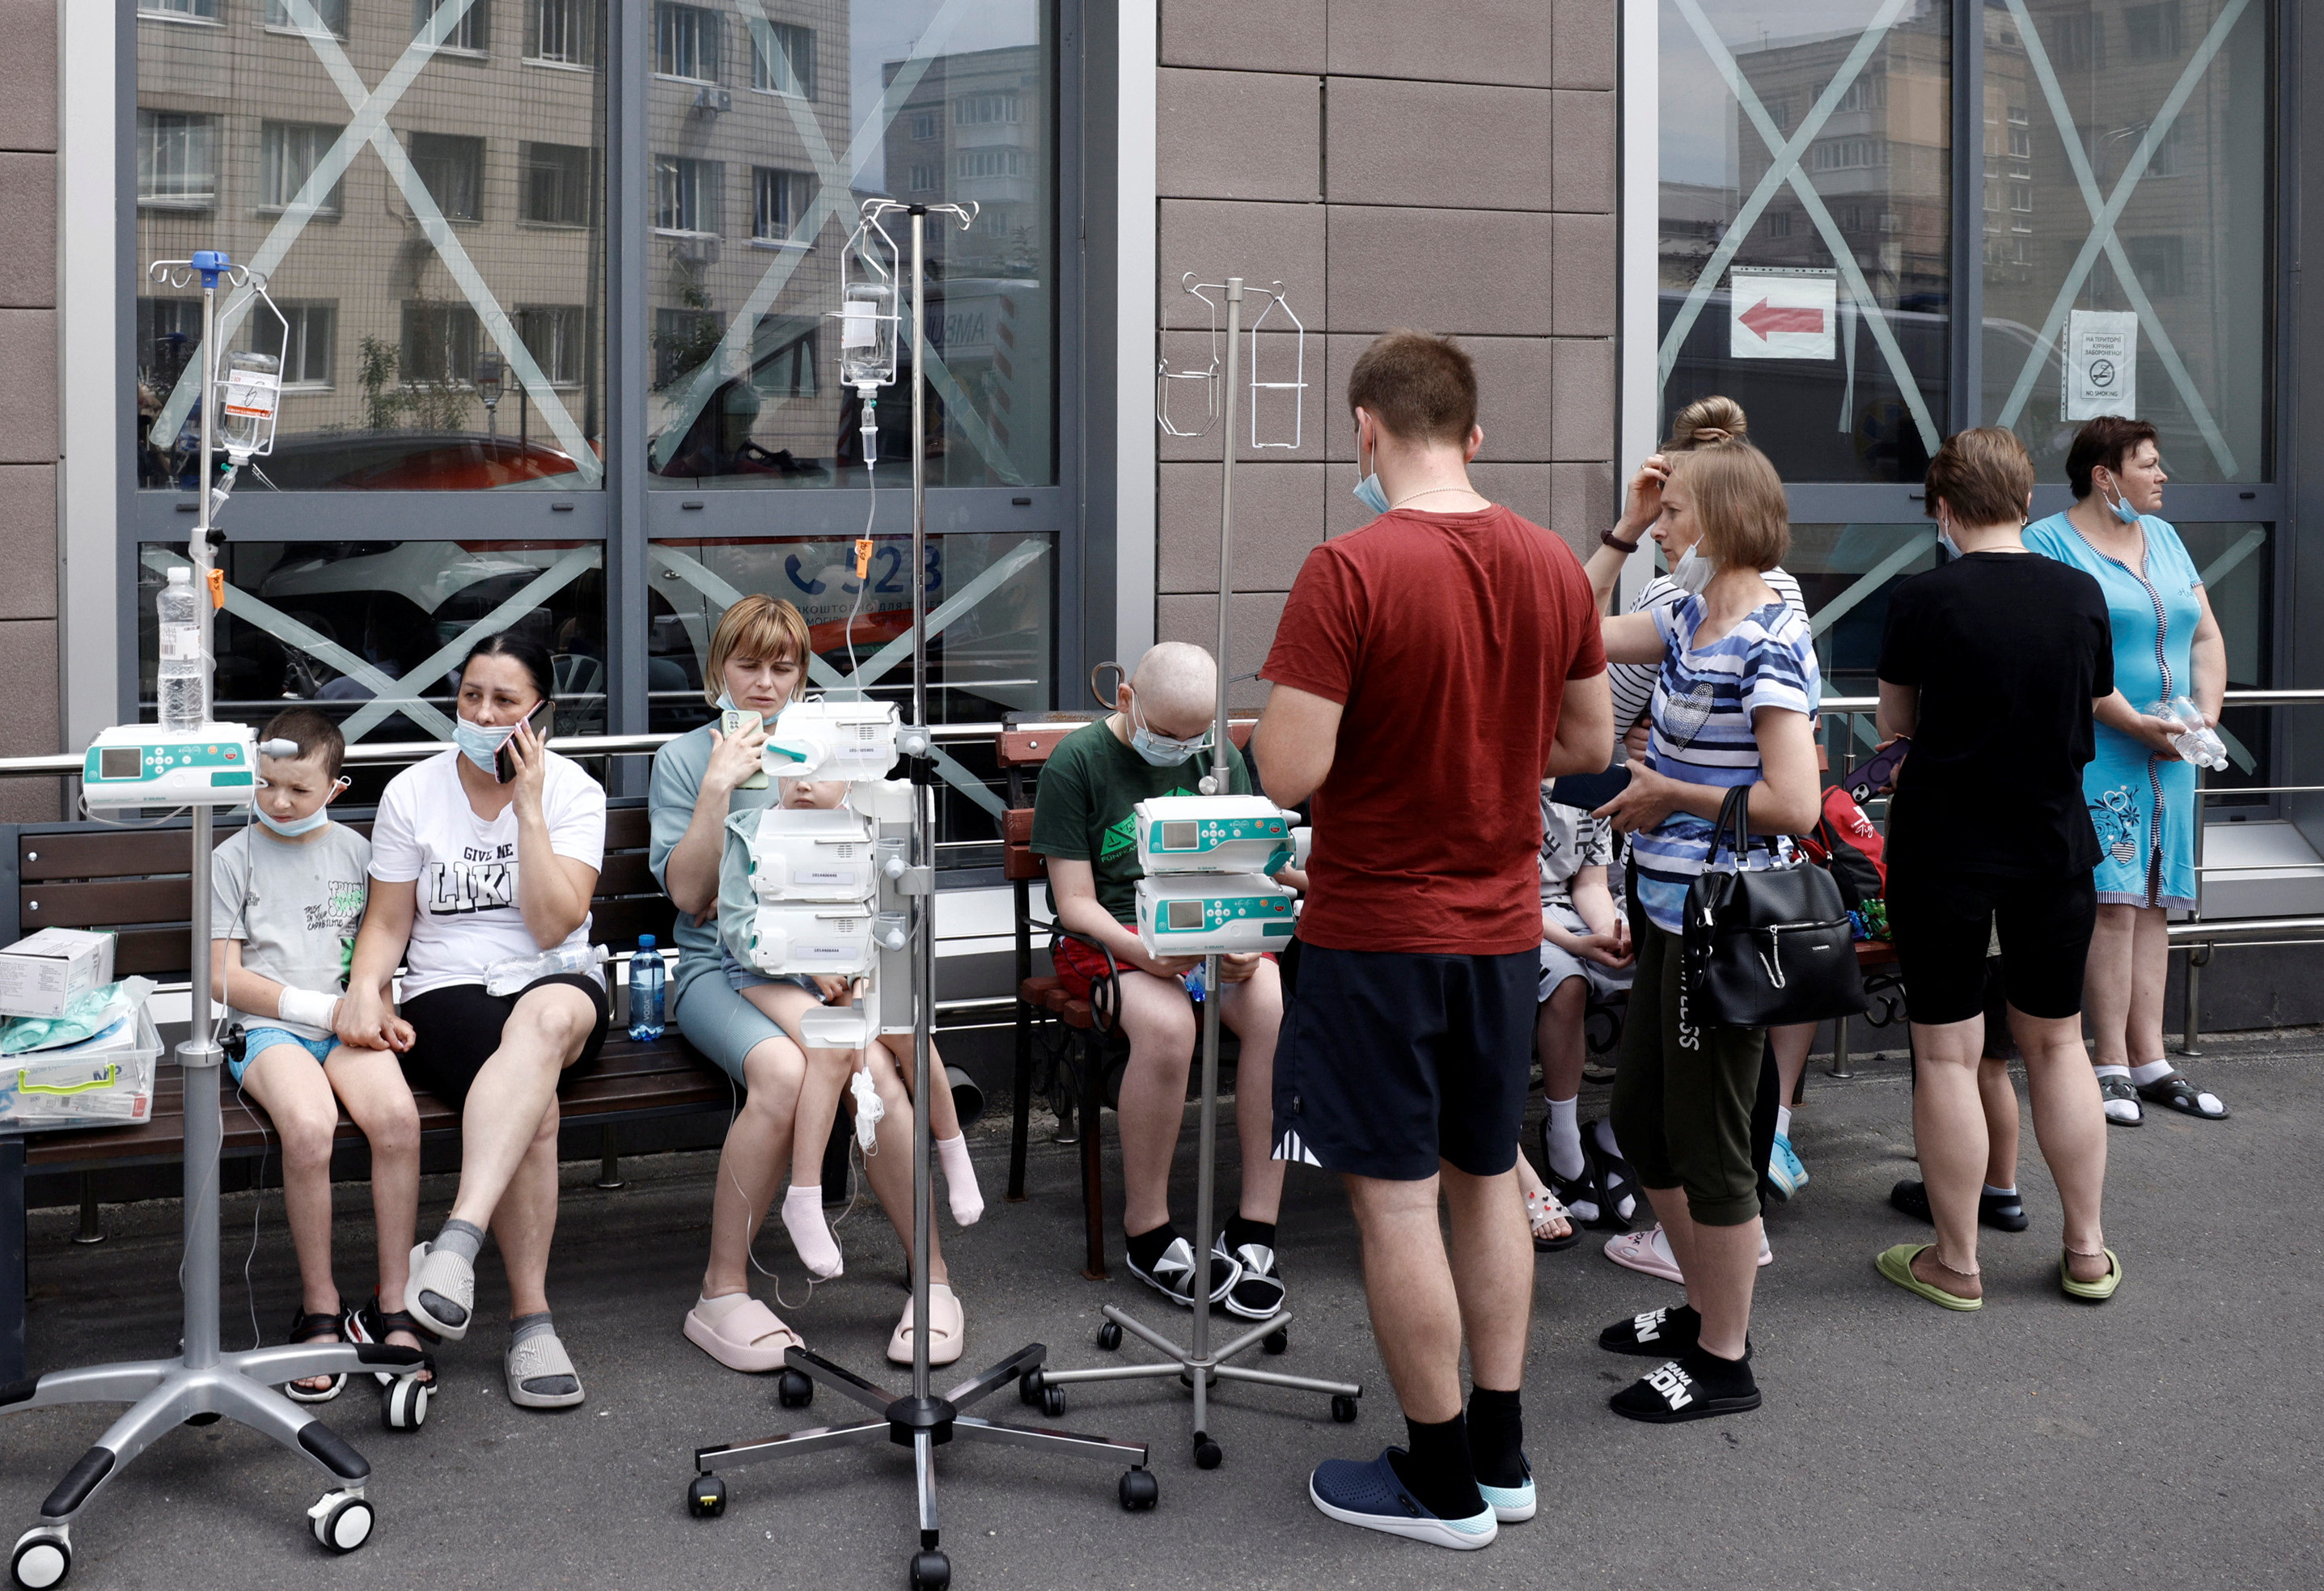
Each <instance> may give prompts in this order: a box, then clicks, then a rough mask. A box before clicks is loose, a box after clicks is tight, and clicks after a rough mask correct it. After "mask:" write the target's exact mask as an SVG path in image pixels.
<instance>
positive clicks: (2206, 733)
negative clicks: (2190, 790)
mask: <svg viewBox="0 0 2324 1591" xmlns="http://www.w3.org/2000/svg"><path fill="white" fill-rule="evenodd" d="M2147 712H2148V713H2151V714H2153V716H2154V717H2156V718H2160V719H2162V720H2163V721H2164V722H2167V723H2173V724H2176V725H2178V726H2179V730H2180V732H2179V733H2178V734H2175V735H2172V737H2171V744H2172V748H2173V749H2174V750H2177V751H2178V753H2179V755H2180V756H2181V757H2183V758H2185V759H2187V760H2188V761H2189V762H2191V763H2193V764H2194V765H2195V766H2196V767H2198V768H2214V769H2217V768H2225V767H2227V742H2226V741H2224V740H2220V739H2219V732H2218V731H2217V730H2215V729H2213V728H2212V727H2211V726H2210V725H2209V724H2208V723H2205V722H2203V715H2202V713H2199V712H2198V711H2197V710H2196V707H2195V704H2194V703H2192V702H2190V701H2189V700H2188V699H2187V698H2186V697H2184V696H2173V697H2172V698H2171V699H2170V700H2169V701H2168V702H2157V703H2156V704H2154V705H2153V706H2152V707H2149V708H2148V709H2147Z"/></svg>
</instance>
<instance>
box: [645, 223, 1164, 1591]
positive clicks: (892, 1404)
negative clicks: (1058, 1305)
mask: <svg viewBox="0 0 2324 1591" xmlns="http://www.w3.org/2000/svg"><path fill="white" fill-rule="evenodd" d="M898 211H901V212H903V213H905V214H907V215H908V216H910V217H911V234H912V237H911V251H912V311H911V313H912V376H911V382H912V447H911V455H912V567H913V568H914V569H915V570H925V569H927V428H926V419H927V413H926V405H927V217H928V216H932V215H945V216H956V217H958V219H959V221H960V224H961V225H962V227H963V228H964V229H965V228H966V227H967V226H968V225H970V223H972V222H973V220H974V219H975V216H976V211H975V207H974V206H966V207H963V206H959V205H905V204H899V203H898V202H897V201H895V200H893V199H881V198H871V199H866V200H864V201H863V216H864V218H865V220H866V221H870V220H872V219H873V218H875V217H877V216H882V215H887V214H890V213H893V212H898ZM927 621H928V615H927V581H926V580H925V579H924V578H918V577H916V578H914V580H913V581H912V722H910V723H909V724H907V725H906V726H904V729H903V730H902V731H901V732H900V733H899V735H898V737H897V744H898V747H899V750H902V751H903V752H904V754H905V756H906V758H907V759H908V761H909V766H910V777H911V780H912V783H913V785H914V786H915V789H914V791H913V801H912V864H913V865H912V867H911V869H909V871H908V874H907V875H906V889H907V892H908V893H910V894H913V895H915V896H917V897H918V906H916V908H915V909H914V912H913V917H914V923H913V937H912V1099H913V1103H914V1107H915V1108H914V1111H913V1116H912V1322H913V1331H912V1385H911V1390H910V1392H909V1393H907V1394H905V1395H903V1396H898V1395H896V1394H895V1393H890V1392H889V1391H888V1390H887V1389H886V1388H884V1387H880V1386H875V1385H874V1384H871V1382H869V1381H866V1380H864V1379H863V1378H862V1376H860V1375H855V1374H854V1373H853V1372H852V1371H850V1370H846V1369H844V1368H843V1367H841V1366H838V1365H835V1364H834V1363H832V1362H831V1361H830V1360H829V1359H826V1358H825V1357H823V1356H821V1355H820V1354H816V1353H811V1352H809V1351H808V1350H807V1349H806V1348H801V1347H794V1348H791V1349H790V1350H788V1352H787V1353H786V1354H785V1355H784V1356H783V1360H784V1363H785V1364H786V1365H787V1366H788V1370H789V1371H796V1372H799V1373H802V1374H804V1375H806V1376H807V1378H808V1380H809V1381H810V1382H811V1383H819V1384H822V1385H824V1386H827V1387H829V1388H830V1389H831V1390H832V1391H834V1392H835V1393H839V1394H840V1395H841V1396H843V1397H845V1398H849V1399H852V1400H853V1401H854V1402H857V1403H860V1404H862V1406H863V1407H864V1408H866V1409H869V1410H871V1412H872V1413H873V1414H874V1415H875V1416H877V1418H875V1419H871V1420H867V1421H862V1422H860V1423H857V1424H853V1425H840V1426H817V1427H815V1428H812V1429H810V1430H797V1431H792V1432H789V1433H788V1434H787V1435H783V1436H775V1437H768V1438H765V1439H762V1440H760V1441H755V1442H744V1443H739V1444H735V1445H732V1446H720V1447H712V1448H696V1450H695V1455H694V1467H695V1479H694V1482H693V1485H691V1486H690V1487H689V1488H688V1490H687V1507H688V1508H689V1509H690V1510H691V1511H692V1512H693V1513H696V1514H697V1515H700V1516H704V1517H712V1518H715V1517H716V1516H717V1515H718V1514H720V1513H724V1512H725V1505H726V1487H725V1483H724V1481H723V1480H721V1479H720V1478H719V1476H717V1474H716V1473H715V1471H716V1470H717V1469H718V1468H722V1467H723V1468H728V1469H732V1468H737V1467H741V1466H743V1465H748V1464H763V1463H765V1462H767V1461H768V1460H770V1459H773V1458H785V1457H788V1456H791V1455H796V1454H802V1453H813V1452H820V1451H822V1450H823V1449H825V1448H839V1447H855V1446H863V1445H869V1444H871V1443H876V1442H890V1443H893V1444H894V1445H895V1446H897V1447H899V1448H910V1449H911V1451H912V1471H913V1476H914V1481H915V1487H916V1490H917V1493H918V1504H919V1550H918V1552H916V1553H915V1554H914V1555H913V1557H912V1559H911V1565H910V1583H911V1585H912V1586H914V1587H915V1591H936V1587H941V1586H948V1585H950V1584H951V1583H952V1563H951V1560H950V1559H947V1558H946V1557H945V1554H944V1553H943V1552H942V1551H940V1550H938V1541H939V1533H938V1531H937V1528H936V1448H939V1447H942V1446H943V1445H944V1444H945V1443H946V1442H949V1441H952V1440H954V1439H961V1440H965V1441H971V1442H980V1441H981V1442H999V1443H1002V1444H1004V1445H1007V1446H1010V1447H1020V1448H1042V1449H1045V1450H1047V1451H1050V1452H1069V1453H1076V1454H1081V1455H1084V1456H1087V1457H1090V1458H1127V1459H1128V1460H1129V1461H1130V1469H1129V1470H1128V1471H1127V1472H1126V1473H1125V1474H1124V1475H1123V1476H1122V1477H1121V1480H1120V1486H1119V1495H1120V1502H1121V1506H1122V1507H1123V1508H1125V1509H1128V1510H1130V1511H1131V1512H1133V1513H1134V1512H1138V1511H1140V1510H1144V1509H1148V1508H1151V1507H1153V1506H1154V1504H1155V1503H1156V1501H1157V1498H1158V1496H1159V1494H1160V1491H1159V1487H1158V1486H1157V1485H1156V1482H1155V1479H1154V1476H1153V1475H1152V1473H1151V1472H1150V1471H1148V1469H1147V1468H1146V1456H1147V1455H1146V1448H1145V1447H1144V1446H1143V1445H1142V1444H1135V1445H1133V1444H1130V1443H1127V1442H1116V1441H1111V1440H1108V1439H1105V1438H1102V1437H1092V1436H1076V1435H1074V1434H1072V1433H1071V1432H1068V1431H1062V1430H1038V1429H1036V1428H1033V1427H1029V1426H1021V1425H1007V1424H1003V1423H1002V1422H1001V1421H997V1420H987V1419H982V1418H980V1417H978V1416H975V1415H972V1414H966V1413H964V1412H962V1411H963V1410H964V1409H966V1408H968V1407H969V1406H970V1405H971V1404H973V1403H975V1402H978V1401H979V1400H981V1399H982V1398H984V1397H987V1396H989V1395H990V1394H991V1393H994V1392H997V1391H999V1390H1000V1389H1001V1387H1004V1386H1006V1385H1008V1384H1010V1382H1013V1381H1017V1380H1018V1379H1019V1377H1021V1376H1023V1375H1026V1374H1027V1373H1028V1371H1030V1372H1037V1371H1038V1369H1039V1366H1040V1365H1041V1362H1042V1360H1043V1359H1044V1358H1046V1357H1047V1355H1048V1351H1049V1350H1048V1348H1047V1347H1046V1346H1045V1345H1043V1344H1041V1343H1037V1342H1036V1343H1028V1344H1027V1345H1026V1346H1025V1347H1020V1348H1019V1349H1017V1350H1016V1351H1015V1352H1014V1353H1012V1354H1010V1355H1009V1356H1007V1357H1006V1358H1003V1359H1002V1360H1001V1361H1000V1362H999V1363H998V1364H996V1365H994V1366H992V1367H991V1368H990V1369H988V1370H986V1371H984V1372H983V1373H982V1375H974V1376H972V1377H970V1378H969V1379H968V1380H966V1381H964V1382H962V1383H961V1384H959V1385H958V1386H955V1387H954V1388H953V1389H952V1390H950V1391H949V1392H946V1393H944V1394H943V1395H942V1396H941V1397H938V1396H935V1395H933V1394H932V1393H931V1390H930V1388H931V1383H930V1380H929V1375H928V1369H929V1366H928V1336H929V1333H928V1254H929V1236H930V1232H931V1230H932V1228H933V1223H934V1220H935V1194H936V1184H935V1179H934V1178H933V1177H932V1176H931V1175H930V1173H929V1156H930V1152H931V1139H930V1131H929V1127H928V1109H927V1098H928V1056H929V1028H930V1020H931V1016H932V1015H933V1013H934V1011H935V1001H934V996H935V989H936V922H935V912H934V906H935V899H936V868H935V860H936V790H937V787H938V786H939V783H940V779H941V776H940V775H939V774H938V773H937V772H936V761H935V756H934V753H935V750H936V747H935V741H934V740H933V739H932V738H931V737H930V736H929V734H928V732H927V722H928V622H927ZM785 1378H786V1379H788V1372H787V1373H786V1377H785ZM810 1395H812V1394H811V1393H810Z"/></svg>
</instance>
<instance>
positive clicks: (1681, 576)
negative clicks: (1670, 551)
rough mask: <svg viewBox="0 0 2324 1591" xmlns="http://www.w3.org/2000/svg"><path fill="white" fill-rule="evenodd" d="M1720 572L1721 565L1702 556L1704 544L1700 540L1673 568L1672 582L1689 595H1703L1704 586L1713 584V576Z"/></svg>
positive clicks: (1689, 548) (1688, 549)
mask: <svg viewBox="0 0 2324 1591" xmlns="http://www.w3.org/2000/svg"><path fill="white" fill-rule="evenodd" d="M1718 573H1719V566H1718V565H1716V564H1714V563H1712V562H1711V560H1710V559H1709V558H1706V557H1704V556H1702V544H1701V542H1700V541H1698V542H1696V543H1695V544H1694V545H1693V546H1692V547H1688V548H1687V549H1686V553H1685V555H1684V556H1682V557H1681V558H1680V559H1679V561H1678V563H1677V565H1676V566H1674V567H1673V568H1672V570H1671V574H1670V577H1671V584H1673V585H1675V586H1677V587H1678V588H1679V589H1680V590H1681V591H1683V592H1684V593H1686V594H1687V595H1689V596H1701V594H1702V590H1703V587H1705V586H1707V585H1709V584H1711V576H1712V575H1716V574H1718Z"/></svg>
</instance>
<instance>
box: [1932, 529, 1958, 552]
mask: <svg viewBox="0 0 2324 1591" xmlns="http://www.w3.org/2000/svg"><path fill="white" fill-rule="evenodd" d="M1937 545H1938V546H1939V547H1943V548H1944V549H1945V556H1948V557H1954V558H1957V557H1959V556H1961V549H1960V542H1958V541H1955V540H1954V539H1953V533H1952V532H1951V531H1950V530H1948V529H1945V528H1944V527H1943V526H1942V525H1940V526H1938V527H1937Z"/></svg>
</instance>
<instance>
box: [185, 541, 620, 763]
mask: <svg viewBox="0 0 2324 1591" xmlns="http://www.w3.org/2000/svg"><path fill="white" fill-rule="evenodd" d="M604 552H605V549H604V547H603V546H602V545H600V544H599V543H596V542H591V543H589V544H588V545H586V546H585V547H574V548H572V549H570V550H569V551H567V553H566V554H565V555H564V556H562V557H560V558H558V560H557V561H556V562H555V563H553V564H551V565H549V567H548V568H546V569H544V570H542V571H541V572H540V573H539V575H535V576H534V577H533V578H532V579H530V580H529V581H527V582H526V583H525V584H524V585H523V586H522V587H521V588H520V589H519V590H518V591H517V592H516V593H514V594H513V595H512V596H510V597H508V598H507V599H506V600H505V601H503V602H501V603H500V604H499V605H497V606H496V607H494V608H493V611H492V612H489V613H486V614H485V615H484V617H483V618H481V619H478V620H477V621H475V622H474V623H472V624H470V625H469V626H468V627H467V628H466V630H462V631H461V632H460V633H459V634H458V635H457V636H455V637H454V638H453V639H451V640H449V641H447V642H446V643H445V644H444V645H443V646H441V647H439V648H437V649H436V651H435V652H434V653H433V654H432V655H431V656H429V658H428V659H427V660H426V661H425V662H423V663H421V664H420V666H419V667H417V668H414V669H413V670H412V671H411V672H410V673H409V674H407V675H405V676H403V677H402V678H401V679H395V678H392V677H391V676H389V675H388V674H387V673H386V672H385V671H383V669H381V668H380V667H378V666H377V665H376V664H374V663H372V662H370V661H369V660H368V659H366V658H359V657H357V656H355V654H354V653H353V652H350V651H348V650H347V649H346V648H345V647H343V646H340V645H339V644H338V643H337V641H334V640H331V639H329V638H327V637H326V636H324V635H322V634H320V633H318V631H316V630H313V629H311V628H309V626H307V625H305V624H302V623H300V621H298V620H296V619H293V618H291V616H290V615H289V614H288V613H285V612H282V611H281V609H279V608H274V607H272V606H270V605H268V604H267V603H265V602H261V601H260V600H259V599H258V598H256V597H254V596H252V595H251V594H250V593H248V592H246V591H244V590H243V589H242V588H241V587H240V586H237V585H231V584H230V585H227V586H226V612H229V613H232V614H233V615H234V616H235V618H237V619H240V620H242V621H244V623H246V624H251V625H254V626H255V627H257V628H258V629H260V630H264V631H265V632H266V633H267V634H269V635H271V636H272V637H274V638H275V639H277V640H280V641H281V642H283V643H284V644H285V645H287V646H292V647H296V648H299V649H300V651H302V652H304V653H306V654H307V655H308V656H309V657H311V658H315V659H316V660H317V661H318V662H322V663H326V664H328V665H329V666H330V667H333V668H336V669H337V670H338V671H339V672H340V673H341V674H344V675H346V676H348V677H350V678H352V679H355V680H357V681H359V682H361V683H362V684H364V685H368V686H370V687H371V692H372V699H371V700H370V701H368V702H366V703H364V704H363V705H362V706H361V707H359V708H357V709H356V710H355V712H354V713H349V714H348V715H347V719H346V722H344V723H342V724H341V725H340V726H339V732H340V733H341V734H342V735H345V736H346V740H347V742H348V744H350V745H352V744H354V743H355V741H357V740H361V739H362V738H363V737H364V735H366V734H368V733H370V732H371V731H373V730H374V729H376V728H378V727H379V725H380V724H381V723H383V722H385V721H386V720H387V719H388V718H389V717H390V716H391V715H392V714H395V713H401V714H402V715H403V716H404V717H406V718H408V719H410V721H411V722H413V723H414V724H416V725H418V726H419V727H420V729H422V730H424V731H427V732H428V733H429V734H431V735H433V736H435V737H436V738H437V739H438V740H450V739H451V738H452V720H451V718H450V717H449V716H448V715H447V714H446V713H444V712H443V711H442V710H441V709H439V708H438V707H437V706H436V705H435V704H433V703H430V702H428V701H426V700H424V699H423V698H422V697H421V695H420V692H421V691H422V690H424V689H426V688H427V687H428V685H429V684H430V683H431V682H435V683H437V684H438V688H441V687H440V682H441V681H442V679H443V677H444V676H445V675H446V674H447V672H448V671H449V670H450V668H451V667H452V666H453V665H454V664H455V663H457V662H458V661H459V660H460V659H461V658H465V657H466V656H467V655H468V648H470V647H472V646H474V645H475V643H476V642H477V641H478V640H480V639H483V638H484V637H485V636H487V635H496V634H498V633H499V632H500V631H501V630H505V629H507V628H508V626H509V625H510V624H511V623H512V621H515V620H516V619H518V618H521V616H523V615H524V614H526V613H529V612H532V611H533V610H534V609H535V608H538V607H539V606H540V604H541V603H543V602H547V601H548V600H549V598H550V597H552V596H554V595H556V594H557V593H558V592H560V591H562V590H564V589H565V588H566V587H567V585H570V584H572V583H573V582H574V581H575V580H577V579H578V578H580V577H581V576H582V575H586V574H587V573H588V572H589V571H590V570H592V569H596V568H599V567H602V566H603V565H604ZM143 562H144V564H145V566H146V567H148V568H150V569H153V570H156V571H159V572H161V573H163V574H166V573H168V571H170V570H171V569H172V568H175V567H179V566H187V567H190V566H189V565H187V563H186V560H185V558H184V557H183V556H180V555H179V554H177V553H172V552H169V551H165V550H163V549H161V548H159V547H149V548H147V549H146V551H145V554H144V557H143Z"/></svg>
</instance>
